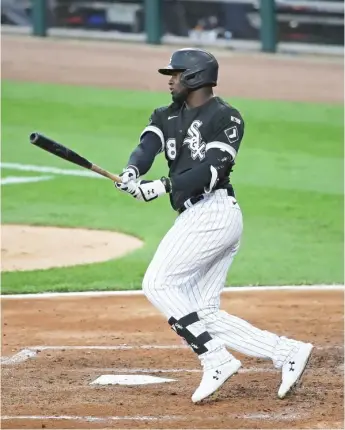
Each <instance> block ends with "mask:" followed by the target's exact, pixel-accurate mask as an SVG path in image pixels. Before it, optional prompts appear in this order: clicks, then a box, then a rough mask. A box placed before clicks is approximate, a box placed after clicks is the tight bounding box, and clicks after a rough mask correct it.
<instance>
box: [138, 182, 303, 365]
mask: <svg viewBox="0 0 345 430" xmlns="http://www.w3.org/2000/svg"><path fill="white" fill-rule="evenodd" d="M242 230H243V224H242V213H241V209H240V207H239V206H238V204H237V203H236V200H235V199H234V198H232V197H229V196H228V195H227V192H226V190H217V191H215V192H213V193H211V194H207V195H205V198H204V200H202V201H200V202H198V203H197V204H195V205H194V206H192V207H190V208H188V209H187V210H186V211H185V212H183V213H182V214H181V215H180V216H178V218H177V219H176V221H175V223H174V225H173V226H172V228H171V229H170V230H169V231H168V232H167V234H166V235H165V237H164V238H163V239H162V241H161V243H160V244H159V246H158V249H157V251H156V253H155V255H154V257H153V259H152V261H151V263H150V265H149V267H148V269H147V271H146V274H145V276H144V280H143V291H144V293H145V295H146V296H147V298H148V299H149V300H150V301H151V303H152V304H153V305H154V306H156V307H157V308H158V309H159V310H160V311H161V312H162V313H163V314H165V316H166V317H167V319H169V318H170V317H171V316H173V317H174V318H176V319H180V318H182V317H183V316H185V315H187V314H189V313H191V312H195V311H196V312H197V313H198V315H199V318H200V321H199V322H197V323H194V324H192V326H189V327H188V328H189V329H190V331H191V332H192V333H193V334H194V335H195V336H198V335H199V334H200V333H202V332H204V331H205V330H207V331H208V332H209V333H210V335H211V337H212V340H211V341H210V342H208V343H207V345H206V346H207V348H208V352H207V353H206V354H203V355H201V356H199V358H200V359H201V360H202V363H203V366H204V368H205V369H207V368H211V367H216V366H218V365H219V364H221V363H223V362H225V361H228V360H230V359H232V358H233V356H232V355H231V354H230V353H229V352H227V351H226V348H225V347H228V348H230V349H233V350H235V351H239V352H241V353H244V354H246V355H250V356H254V357H259V358H266V359H271V360H272V361H273V364H274V366H275V367H277V368H280V367H281V366H282V364H283V362H284V361H286V359H287V357H288V355H289V353H290V352H291V351H292V349H293V348H294V347H295V345H296V344H297V342H296V341H293V340H291V339H287V338H284V337H279V336H278V335H276V334H274V333H270V332H267V331H263V330H260V329H258V328H256V327H254V326H252V325H251V324H249V323H248V322H247V321H244V320H242V319H240V318H238V317H236V316H232V315H229V314H228V313H226V312H224V311H221V310H220V309H219V307H220V294H221V292H222V290H223V288H224V284H225V280H226V276H227V272H228V270H229V268H230V266H231V264H232V261H233V259H234V257H235V255H236V254H237V252H238V249H239V247H240V240H241V235H242Z"/></svg>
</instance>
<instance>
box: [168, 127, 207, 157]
mask: <svg viewBox="0 0 345 430" xmlns="http://www.w3.org/2000/svg"><path fill="white" fill-rule="evenodd" d="M201 125H202V121H199V120H195V121H193V122H192V124H191V126H190V127H189V129H188V131H187V135H188V137H186V138H185V139H184V141H183V145H188V148H189V149H190V155H191V157H192V159H193V160H195V159H197V158H199V159H200V160H203V159H204V158H205V152H206V144H205V142H203V141H202V137H201V134H200V131H199V127H201ZM165 146H166V153H167V156H168V158H169V159H170V160H175V158H176V153H177V151H176V139H168V140H167V141H166V144H165Z"/></svg>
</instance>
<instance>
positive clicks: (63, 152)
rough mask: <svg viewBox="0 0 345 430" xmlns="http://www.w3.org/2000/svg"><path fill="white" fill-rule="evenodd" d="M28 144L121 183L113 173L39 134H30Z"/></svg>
mask: <svg viewBox="0 0 345 430" xmlns="http://www.w3.org/2000/svg"><path fill="white" fill-rule="evenodd" d="M30 143H32V144H33V145H35V146H38V147H39V148H41V149H44V150H45V151H47V152H50V153H51V154H53V155H56V156H57V157H60V158H63V159H64V160H66V161H69V162H70V163H74V164H77V165H78V166H80V167H84V168H85V169H89V170H92V171H93V172H96V173H98V174H99V175H102V176H105V177H106V178H109V179H111V180H112V181H113V182H117V183H121V178H120V177H119V176H117V175H114V174H113V173H110V172H108V171H107V170H105V169H102V167H99V166H97V165H96V164H93V163H91V161H89V160H87V159H86V158H84V157H82V156H81V155H79V154H77V153H76V152H74V151H72V149H69V148H67V147H66V146H63V145H61V143H58V142H55V141H54V140H52V139H50V138H49V137H46V136H43V134H40V133H31V134H30Z"/></svg>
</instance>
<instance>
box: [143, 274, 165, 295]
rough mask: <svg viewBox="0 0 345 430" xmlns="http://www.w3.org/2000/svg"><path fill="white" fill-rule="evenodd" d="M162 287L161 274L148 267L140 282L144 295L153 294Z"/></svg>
mask: <svg viewBox="0 0 345 430" xmlns="http://www.w3.org/2000/svg"><path fill="white" fill-rule="evenodd" d="M163 288H164V280H163V278H162V276H161V275H158V274H157V272H156V271H154V270H151V269H150V268H148V270H147V271H146V273H145V276H144V279H143V282H142V289H143V292H144V294H145V295H146V297H150V296H151V295H154V294H155V291H156V290H161V289H163Z"/></svg>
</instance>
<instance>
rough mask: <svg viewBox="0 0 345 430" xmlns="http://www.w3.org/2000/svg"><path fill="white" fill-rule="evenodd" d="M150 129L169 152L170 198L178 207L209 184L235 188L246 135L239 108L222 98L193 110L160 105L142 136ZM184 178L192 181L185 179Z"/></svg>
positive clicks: (166, 154) (215, 98) (162, 149)
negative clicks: (231, 179)
mask: <svg viewBox="0 0 345 430" xmlns="http://www.w3.org/2000/svg"><path fill="white" fill-rule="evenodd" d="M149 131H151V132H153V133H155V134H156V135H157V136H158V137H159V138H160V141H161V152H163V151H164V152H165V157H166V159H167V162H168V166H169V177H170V178H171V179H172V184H173V187H172V193H171V195H170V199H171V204H172V207H173V208H174V209H176V210H177V209H179V208H180V207H181V206H182V205H183V203H184V202H185V201H186V200H188V199H189V198H191V197H194V196H196V195H199V194H202V193H204V192H205V190H206V187H205V186H208V188H209V189H210V187H211V188H212V189H218V188H227V187H231V185H230V184H229V174H230V172H231V171H232V167H233V165H234V163H235V158H236V155H237V153H238V150H239V146H240V143H241V140H242V137H243V134H244V121H243V118H242V117H241V115H240V113H239V112H238V110H236V109H235V108H234V107H232V106H230V105H229V104H228V103H226V102H225V101H224V100H222V99H221V98H220V97H212V98H210V99H209V100H208V101H207V102H206V103H205V104H203V105H201V106H199V107H196V108H191V109H189V108H187V107H186V106H185V105H183V106H182V107H181V106H177V105H176V104H174V103H173V104H171V105H170V106H167V107H162V108H158V109H156V110H155V111H154V112H153V113H152V115H151V118H150V121H149V124H148V126H147V127H146V128H145V129H144V131H143V133H142V136H143V135H144V134H145V133H147V132H149ZM211 166H214V170H216V172H217V178H215V177H214V175H213V174H212V170H211ZM200 175H201V176H203V178H200ZM183 177H186V178H188V180H187V179H186V181H184V182H183V181H182V182H181V180H180V179H181V178H183ZM212 181H213V182H212ZM174 182H175V186H174ZM191 182H192V183H191Z"/></svg>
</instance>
